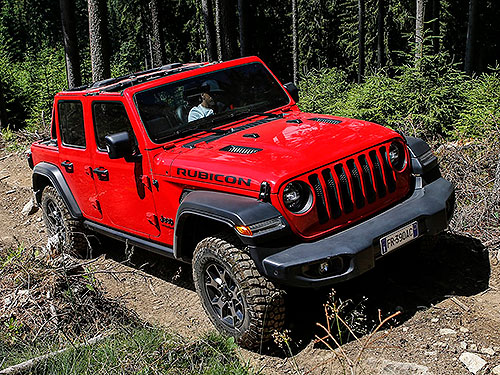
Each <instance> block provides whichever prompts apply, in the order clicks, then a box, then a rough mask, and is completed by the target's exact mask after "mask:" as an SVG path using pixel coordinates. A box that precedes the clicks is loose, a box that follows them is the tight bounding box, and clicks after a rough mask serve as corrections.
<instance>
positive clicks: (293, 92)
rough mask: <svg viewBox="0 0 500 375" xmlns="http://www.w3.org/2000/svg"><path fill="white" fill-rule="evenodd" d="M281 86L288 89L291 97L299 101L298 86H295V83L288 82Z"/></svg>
mask: <svg viewBox="0 0 500 375" xmlns="http://www.w3.org/2000/svg"><path fill="white" fill-rule="evenodd" d="M283 86H285V89H286V91H288V93H289V94H290V96H291V97H292V99H293V100H294V101H295V102H296V103H297V102H298V101H299V88H298V87H297V86H295V83H293V82H288V83H285V84H284V85H283Z"/></svg>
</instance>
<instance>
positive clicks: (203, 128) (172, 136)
mask: <svg viewBox="0 0 500 375" xmlns="http://www.w3.org/2000/svg"><path fill="white" fill-rule="evenodd" d="M222 64H224V65H225V63H222ZM246 65H259V66H260V67H261V68H262V70H263V71H265V72H266V75H267V76H268V78H269V81H270V87H273V86H276V89H279V90H280V91H281V92H282V93H283V95H284V96H283V98H285V97H286V98H287V100H286V103H285V101H283V103H284V104H283V105H278V106H274V103H268V107H266V108H265V109H259V108H262V106H260V107H259V106H258V105H257V104H258V103H255V105H249V107H250V108H245V107H236V108H234V109H233V111H234V112H221V113H217V114H214V115H212V116H209V117H205V118H201V119H198V120H195V121H192V122H188V123H189V124H192V125H191V126H189V127H187V126H186V124H187V123H183V122H182V121H179V125H180V127H179V129H177V128H175V129H174V130H172V131H171V132H168V133H167V134H165V135H164V136H162V137H154V135H152V134H150V133H151V131H150V129H149V126H148V125H147V124H146V121H145V119H144V118H143V115H142V114H141V109H140V104H139V103H138V97H137V96H138V95H140V94H143V93H146V92H148V91H153V90H158V89H159V88H161V87H165V86H171V85H172V86H175V85H177V86H179V87H180V86H181V85H182V82H185V81H189V80H193V79H200V80H203V77H206V76H211V75H214V74H216V73H218V72H223V71H227V70H231V69H235V68H241V67H244V66H246ZM199 69H203V68H199ZM203 70H204V69H203ZM196 71H198V69H194V70H193V71H191V73H192V74H190V75H189V76H187V77H183V78H182V79H174V80H169V81H168V82H165V83H162V84H157V85H154V86H149V85H148V86H149V87H148V88H145V89H143V90H138V91H136V92H134V93H133V94H132V100H133V102H134V106H135V109H136V111H137V114H138V116H139V118H140V121H141V123H142V126H143V128H144V130H145V132H146V134H147V137H148V139H149V140H150V141H151V142H153V143H154V144H157V145H161V144H164V143H167V142H171V141H175V140H179V139H183V138H186V137H189V136H192V135H195V134H198V133H202V132H209V133H210V132H211V131H212V129H216V128H220V127H224V126H226V125H228V124H231V123H233V122H238V121H239V120H242V119H243V118H244V117H242V116H244V115H246V117H254V116H255V115H266V114H265V113H262V112H273V111H276V110H280V109H282V108H285V107H288V106H290V105H291V104H292V102H293V99H292V98H291V96H290V94H289V93H288V92H287V90H286V89H285V88H284V86H283V85H282V84H281V82H280V81H279V80H278V79H277V78H276V76H275V75H274V74H273V73H272V72H271V71H270V70H269V69H268V68H267V66H266V65H265V64H264V63H263V62H262V61H260V59H255V60H252V61H248V62H245V63H242V64H234V65H230V66H224V67H221V68H219V69H210V70H209V71H205V72H203V73H198V74H196ZM208 79H210V77H208ZM176 129H177V130H176Z"/></svg>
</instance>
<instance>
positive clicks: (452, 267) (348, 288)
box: [94, 233, 490, 356]
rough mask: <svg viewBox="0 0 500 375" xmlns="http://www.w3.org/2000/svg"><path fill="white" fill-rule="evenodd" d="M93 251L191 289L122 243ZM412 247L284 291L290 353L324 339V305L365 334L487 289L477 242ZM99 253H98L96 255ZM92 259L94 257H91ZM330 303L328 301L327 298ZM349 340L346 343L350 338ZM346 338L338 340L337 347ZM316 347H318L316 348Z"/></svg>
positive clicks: (168, 266) (452, 238)
mask: <svg viewBox="0 0 500 375" xmlns="http://www.w3.org/2000/svg"><path fill="white" fill-rule="evenodd" d="M101 241H102V242H101V245H100V246H98V247H97V248H98V249H99V248H100V249H105V252H106V254H107V256H108V257H109V258H111V259H113V260H115V261H117V262H122V263H124V264H127V265H129V266H132V267H134V268H137V269H141V270H143V271H145V272H147V273H148V274H151V275H153V276H155V277H158V278H160V279H162V280H164V281H167V282H169V283H173V284H175V285H177V286H179V287H182V288H187V289H190V290H194V285H193V281H192V276H191V267H190V266H189V265H187V264H183V263H180V262H177V261H172V260H169V259H166V258H164V257H162V256H160V255H156V254H151V253H149V252H147V251H144V250H140V249H136V250H135V251H134V253H133V254H132V256H131V257H129V259H127V256H126V252H125V247H124V245H123V244H121V243H119V242H116V241H113V240H109V239H101ZM422 245H423V244H422V243H420V242H415V243H414V244H411V245H409V246H407V247H406V248H402V249H400V250H399V251H397V252H395V253H393V254H390V256H387V257H384V258H382V259H380V260H378V261H377V263H376V267H375V268H374V269H373V270H371V271H370V272H368V273H366V274H364V275H362V276H360V277H358V278H357V279H354V280H351V281H349V282H345V283H342V284H337V285H335V287H334V297H332V288H324V289H318V290H311V289H293V290H287V294H286V305H287V306H286V309H287V322H286V326H285V329H287V330H288V335H289V336H290V339H291V341H290V342H291V350H292V352H293V353H294V354H296V353H298V352H300V351H301V350H302V349H303V348H305V347H306V346H307V345H308V344H309V343H310V342H311V341H312V340H315V337H316V335H318V336H320V337H322V336H325V331H324V330H323V329H321V328H320V327H319V326H317V323H321V324H325V322H326V319H325V308H324V305H325V303H327V302H329V303H330V304H332V303H333V302H334V303H335V304H336V305H337V306H338V305H339V304H340V303H342V302H344V304H345V305H346V307H345V309H344V311H343V314H345V315H344V316H343V317H344V318H345V319H349V320H350V322H349V324H350V325H351V328H353V329H355V330H356V332H357V333H359V334H360V335H366V334H368V333H369V332H371V331H372V330H373V328H374V327H375V326H376V325H377V324H378V316H379V310H380V312H381V315H382V317H386V316H389V315H390V314H392V313H394V312H396V311H401V313H400V315H398V316H397V318H395V319H394V320H392V321H391V325H392V326H395V325H399V324H402V323H403V322H405V321H406V320H408V319H410V318H411V317H412V316H413V315H414V314H415V313H416V312H417V311H418V310H425V309H428V308H429V307H431V306H432V305H434V304H437V303H439V302H440V301H442V300H444V299H446V298H448V297H449V296H452V295H456V296H470V295H475V294H478V293H480V292H482V291H484V290H486V289H487V288H488V281H489V277H490V264H489V257H488V252H487V250H486V249H485V248H484V246H483V245H482V244H481V242H480V241H479V240H477V239H474V238H471V237H466V236H461V235H456V234H450V233H444V234H441V235H440V236H438V237H436V239H435V241H434V242H433V243H432V244H431V245H428V246H427V247H423V246H422ZM98 251H99V250H98ZM95 255H97V254H94V256H95ZM332 298H333V299H332ZM351 339H352V338H351ZM345 342H346V338H343V343H345ZM316 345H319V344H316ZM264 352H265V353H266V354H268V355H275V356H289V355H290V353H289V349H287V353H285V352H284V351H283V350H282V349H280V348H278V347H277V346H276V345H274V344H272V343H271V344H270V345H269V346H268V347H266V348H265V349H264Z"/></svg>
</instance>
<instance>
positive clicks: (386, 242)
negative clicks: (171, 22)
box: [380, 221, 418, 255]
mask: <svg viewBox="0 0 500 375" xmlns="http://www.w3.org/2000/svg"><path fill="white" fill-rule="evenodd" d="M417 237H418V223H417V222H416V221H414V222H413V223H411V224H408V225H406V226H404V227H403V228H400V229H398V230H396V231H394V232H392V233H391V234H388V235H387V236H385V237H382V238H381V239H380V253H381V254H382V255H385V254H387V253H388V252H389V251H392V250H394V249H397V248H398V247H401V246H403V245H404V244H407V243H408V242H410V241H412V240H414V239H415V238H417Z"/></svg>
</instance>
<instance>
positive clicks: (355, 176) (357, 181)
mask: <svg viewBox="0 0 500 375" xmlns="http://www.w3.org/2000/svg"><path fill="white" fill-rule="evenodd" d="M346 164H347V169H349V173H350V174H351V181H352V191H353V192H354V201H355V202H356V207H357V208H361V207H363V206H364V205H365V197H364V196H363V186H362V185H361V176H360V174H359V171H358V167H356V163H354V159H349V160H347V163H346Z"/></svg>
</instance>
